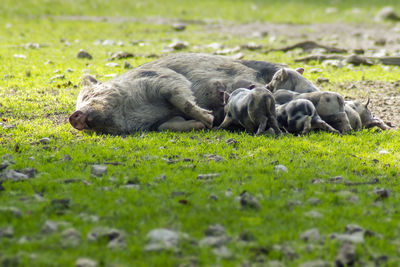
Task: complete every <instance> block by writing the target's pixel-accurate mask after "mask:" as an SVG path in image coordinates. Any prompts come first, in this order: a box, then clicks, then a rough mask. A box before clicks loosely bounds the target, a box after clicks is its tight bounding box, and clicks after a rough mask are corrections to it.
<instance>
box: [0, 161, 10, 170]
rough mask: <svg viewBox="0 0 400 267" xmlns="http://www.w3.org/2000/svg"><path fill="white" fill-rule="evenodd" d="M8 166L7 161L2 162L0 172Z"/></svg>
mask: <svg viewBox="0 0 400 267" xmlns="http://www.w3.org/2000/svg"><path fill="white" fill-rule="evenodd" d="M8 166H9V163H8V162H7V161H3V162H2V163H0V171H2V170H4V169H7V167H8Z"/></svg>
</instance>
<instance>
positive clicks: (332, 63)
mask: <svg viewBox="0 0 400 267" xmlns="http://www.w3.org/2000/svg"><path fill="white" fill-rule="evenodd" d="M322 65H323V66H324V67H325V66H332V67H335V68H343V67H344V66H345V65H344V63H343V62H342V61H341V60H337V59H330V60H324V61H323V62H322Z"/></svg>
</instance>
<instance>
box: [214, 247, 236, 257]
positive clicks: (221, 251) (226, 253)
mask: <svg viewBox="0 0 400 267" xmlns="http://www.w3.org/2000/svg"><path fill="white" fill-rule="evenodd" d="M212 252H213V253H214V254H215V255H216V256H217V257H220V258H223V259H230V258H232V252H231V251H230V250H229V249H228V248H227V247H225V246H221V247H216V248H214V249H213V250H212Z"/></svg>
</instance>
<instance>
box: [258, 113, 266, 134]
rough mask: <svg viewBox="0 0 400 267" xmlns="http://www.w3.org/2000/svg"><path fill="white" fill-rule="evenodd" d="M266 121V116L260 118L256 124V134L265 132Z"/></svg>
mask: <svg viewBox="0 0 400 267" xmlns="http://www.w3.org/2000/svg"><path fill="white" fill-rule="evenodd" d="M267 122H268V118H267V117H263V118H262V119H261V122H260V125H258V130H257V133H256V135H260V134H262V133H264V132H265V128H267Z"/></svg>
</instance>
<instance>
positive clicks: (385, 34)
mask: <svg viewBox="0 0 400 267" xmlns="http://www.w3.org/2000/svg"><path fill="white" fill-rule="evenodd" d="M205 27H206V28H207V30H209V31H212V32H218V33H222V34H228V35H237V36H241V37H244V38H254V37H265V36H270V37H271V38H270V39H271V40H276V42H271V46H273V47H277V46H279V45H280V44H285V43H287V44H293V43H296V42H300V41H306V40H313V41H319V42H321V43H323V44H324V45H330V46H338V47H339V48H344V49H346V50H348V51H349V52H351V51H354V50H363V51H364V53H365V54H366V55H368V56H373V55H375V54H377V53H379V54H386V55H392V56H393V55H398V54H399V53H400V49H399V44H400V25H397V24H345V23H325V24H301V25H298V24H271V23H260V22H256V23H249V24H233V23H232V24H229V23H220V24H208V25H207V26H205Z"/></svg>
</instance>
